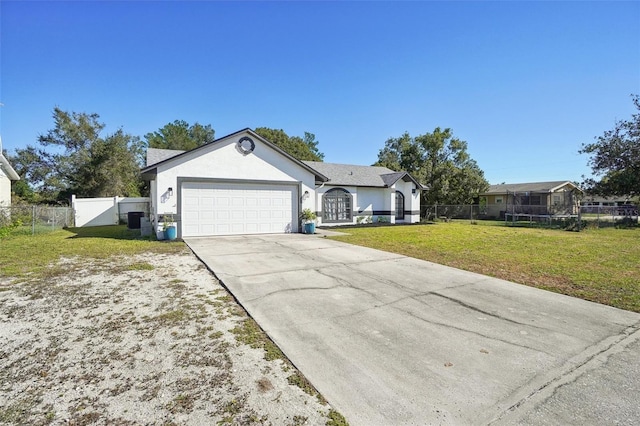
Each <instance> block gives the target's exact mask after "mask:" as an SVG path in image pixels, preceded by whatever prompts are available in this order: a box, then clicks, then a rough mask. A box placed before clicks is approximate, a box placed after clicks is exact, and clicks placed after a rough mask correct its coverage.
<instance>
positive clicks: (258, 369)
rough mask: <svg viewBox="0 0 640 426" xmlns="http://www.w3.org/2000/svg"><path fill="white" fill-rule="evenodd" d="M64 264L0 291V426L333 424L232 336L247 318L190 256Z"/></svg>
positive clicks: (286, 371)
mask: <svg viewBox="0 0 640 426" xmlns="http://www.w3.org/2000/svg"><path fill="white" fill-rule="evenodd" d="M65 265H66V266H73V267H70V268H68V270H69V271H70V272H68V273H67V274H62V275H57V276H56V277H51V278H47V279H45V280H31V281H29V280H27V281H24V282H20V283H17V282H16V283H12V282H10V280H7V279H3V280H0V288H1V289H2V291H0V322H2V324H3V326H2V328H1V329H0V424H33V425H39V424H40V425H44V424H68V425H87V424H119V425H127V424H162V425H174V424H185V425H186V424H189V425H194V424H207V425H209V424H222V425H224V424H265V425H302V424H307V425H320V424H322V425H324V424H326V423H327V421H331V418H330V417H328V416H331V415H333V414H334V413H335V412H334V411H333V410H331V407H330V406H329V405H327V404H323V403H322V401H323V399H322V398H321V397H317V395H310V394H309V393H308V392H309V390H308V389H306V388H305V389H301V388H300V387H298V386H295V385H291V384H290V382H291V379H290V377H292V374H296V375H298V374H299V372H296V371H295V369H294V368H293V367H292V366H291V365H290V364H289V363H288V362H287V361H286V360H283V359H279V358H275V359H274V358H272V357H270V356H267V357H266V358H268V359H269V360H267V359H265V350H264V349H263V347H260V346H257V345H254V344H250V343H243V342H242V341H240V340H238V338H237V336H236V334H234V333H232V332H231V330H234V329H235V330H238V329H239V328H242V327H243V326H246V324H247V320H248V318H247V315H246V313H245V312H244V310H243V309H242V308H240V307H239V306H238V305H237V304H236V303H235V302H234V301H233V298H232V297H231V296H230V295H229V294H228V293H227V292H226V290H225V289H224V288H223V287H222V286H221V285H220V284H219V283H218V282H217V280H216V279H215V277H213V276H212V275H211V274H210V273H209V272H208V271H207V270H206V269H205V268H204V267H203V266H202V264H201V263H200V262H199V261H198V260H197V259H196V258H195V257H194V256H193V255H191V254H164V255H144V256H143V255H140V256H134V257H132V258H127V259H125V258H119V259H112V260H110V261H92V262H88V261H86V260H79V259H65V260H63V261H61V262H60V263H59V264H58V265H53V266H54V267H56V269H59V268H61V267H64V266H65ZM312 393H313V392H312Z"/></svg>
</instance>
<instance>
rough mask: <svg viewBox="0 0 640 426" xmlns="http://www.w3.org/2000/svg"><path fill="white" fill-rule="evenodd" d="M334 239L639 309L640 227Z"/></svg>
mask: <svg viewBox="0 0 640 426" xmlns="http://www.w3.org/2000/svg"><path fill="white" fill-rule="evenodd" d="M341 231H344V232H347V233H348V234H349V235H346V236H339V237H333V238H335V239H337V240H340V241H344V242H347V243H351V244H358V245H362V246H366V247H371V248H376V249H380V250H385V251H390V252H395V253H399V254H403V255H406V256H411V257H415V258H418V259H423V260H428V261H431V262H435V263H440V264H443V265H448V266H452V267H455V268H460V269H464V270H467V271H472V272H477V273H481V274H485V275H489V276H493V277H497V278H502V279H505V280H509V281H514V282H517V283H520V284H525V285H529V286H533V287H539V288H542V289H546V290H551V291H555V292H558V293H562V294H566V295H569V296H574V297H579V298H582V299H586V300H591V301H594V302H598V303H603V304H606V305H611V306H615V307H617V308H621V309H626V310H630V311H635V312H640V229H637V228H636V229H594V230H585V231H582V232H565V231H555V230H544V229H529V228H512V227H505V226H500V225H497V224H496V223H494V222H489V223H482V222H480V223H479V224H477V225H472V224H470V223H468V222H450V223H436V224H428V225H412V226H386V227H370V228H368V227H363V228H349V229H341Z"/></svg>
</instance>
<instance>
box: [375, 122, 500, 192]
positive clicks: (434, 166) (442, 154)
mask: <svg viewBox="0 0 640 426" xmlns="http://www.w3.org/2000/svg"><path fill="white" fill-rule="evenodd" d="M375 165H376V166H384V167H388V168H390V169H392V170H396V171H406V172H409V173H410V174H411V175H412V176H414V177H415V178H416V179H418V181H419V182H420V183H422V184H423V185H425V186H427V190H426V191H423V193H422V203H423V205H433V204H468V203H471V202H473V201H474V198H476V197H477V196H478V194H479V193H480V192H483V191H485V190H486V189H487V188H488V187H489V183H488V182H487V180H486V179H485V178H484V172H483V171H482V170H481V169H480V168H479V167H478V164H477V163H476V161H475V160H473V159H472V158H471V156H470V155H469V153H468V152H467V142H465V141H463V140H460V139H458V138H455V137H454V136H453V132H452V131H451V129H444V130H442V129H440V128H439V127H436V128H435V130H434V131H433V132H431V133H428V132H427V133H425V134H423V135H418V136H415V137H412V136H411V135H410V134H409V133H407V132H405V133H404V134H403V135H402V136H400V137H398V138H389V139H388V140H387V141H386V142H385V145H384V148H382V149H381V150H380V152H379V153H378V161H377V162H376V163H375Z"/></svg>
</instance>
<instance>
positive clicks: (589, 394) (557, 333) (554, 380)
mask: <svg viewBox="0 0 640 426" xmlns="http://www.w3.org/2000/svg"><path fill="white" fill-rule="evenodd" d="M186 242H187V244H188V245H189V247H191V249H192V250H193V251H194V252H195V253H196V255H197V256H198V257H199V258H200V259H201V260H202V261H203V262H204V263H206V264H207V265H208V267H209V268H210V269H211V270H212V271H213V272H214V273H215V274H216V276H217V277H218V278H219V279H220V280H221V281H222V282H223V283H224V284H225V285H226V286H227V287H228V288H229V290H230V291H231V292H232V293H233V294H234V296H235V297H236V298H237V299H238V300H239V301H240V303H241V304H242V305H243V306H244V307H245V308H246V309H247V311H248V312H249V313H250V314H251V316H252V317H253V318H254V319H255V320H256V321H257V322H258V323H259V324H260V325H261V326H262V328H263V329H264V330H265V331H266V332H267V333H268V334H269V336H270V337H271V338H272V339H273V340H274V341H275V343H276V344H277V345H278V346H279V347H280V348H281V349H282V350H283V351H284V353H285V354H286V355H287V356H288V357H289V359H290V360H291V361H292V362H293V363H294V364H295V365H296V366H297V367H298V368H299V369H300V370H301V371H302V373H303V374H304V375H305V376H306V377H307V378H308V379H309V380H310V381H311V383H313V385H314V386H315V387H316V388H317V389H318V390H319V391H320V392H321V393H322V395H324V396H325V397H326V398H327V400H328V401H329V402H330V403H331V404H332V405H333V406H334V407H336V409H338V410H339V411H340V412H341V413H342V414H343V415H344V416H345V417H346V418H347V420H348V421H349V423H350V424H351V425H352V426H357V425H405V424H406V425H425V424H457V425H460V424H581V425H582V424H638V423H640V355H639V354H640V315H639V314H635V313H632V312H627V311H622V310H619V309H614V308H610V307H607V306H603V305H598V304H595V303H590V302H586V301H583V300H579V299H574V298H571V297H566V296H562V295H558V294H555V293H551V292H546V291H542V290H537V289H534V288H530V287H526V286H522V285H518V284H514V283H510V282H507V281H502V280H498V279H495V278H490V277H487V276H483V275H478V274H474V273H470V272H465V271H461V270H457V269H453V268H449V267H445V266H441V265H437V264H434V263H430V262H425V261H421V260H416V259H412V258H408V257H405V256H400V255H397V254H393V253H387V252H383V251H378V250H372V249H368V248H363V247H357V246H352V245H349V244H344V243H340V242H336V241H332V240H328V239H326V238H318V237H314V236H309V235H302V234H294V235H266V236H238V237H216V238H189V239H187V241H186Z"/></svg>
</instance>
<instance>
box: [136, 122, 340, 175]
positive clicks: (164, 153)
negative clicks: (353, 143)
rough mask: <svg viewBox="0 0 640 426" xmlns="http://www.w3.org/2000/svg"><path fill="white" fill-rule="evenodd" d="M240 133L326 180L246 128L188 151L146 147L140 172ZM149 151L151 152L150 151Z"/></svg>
mask: <svg viewBox="0 0 640 426" xmlns="http://www.w3.org/2000/svg"><path fill="white" fill-rule="evenodd" d="M241 133H247V134H249V135H250V136H251V137H252V138H254V139H257V140H259V141H260V142H261V143H263V144H264V145H266V146H267V147H269V148H270V149H272V150H274V151H276V152H278V153H279V154H280V155H282V156H284V157H285V158H287V159H288V160H289V161H291V162H293V163H295V164H297V165H298V166H300V167H302V168H303V169H305V170H307V171H309V172H311V173H313V174H314V175H315V177H316V181H319V182H326V181H327V180H328V178H327V177H326V176H325V175H323V174H321V173H319V172H318V171H317V170H315V169H313V168H312V167H310V166H308V165H307V164H305V163H304V162H302V161H300V160H298V159H296V158H294V157H292V156H291V155H290V154H288V153H287V152H285V151H283V150H282V149H280V148H279V147H277V146H276V145H274V144H272V143H271V142H269V141H268V140H266V139H265V138H263V137H262V136H260V135H259V134H257V133H255V132H254V131H253V130H251V129H249V128H246V129H242V130H238V131H237V132H234V133H231V134H229V135H226V136H223V137H221V138H218V139H216V140H214V141H212V142H209V143H207V144H204V145H201V146H199V147H197V148H194V149H192V150H190V151H179V150H172V149H157V148H149V149H147V166H146V167H144V168H143V169H142V170H141V173H142V175H143V176H147V177H148V176H149V175H155V173H157V167H158V166H159V165H161V164H170V163H171V162H172V161H176V160H177V159H179V158H181V157H183V156H185V155H187V154H191V153H198V152H201V153H203V154H204V153H205V152H209V150H210V149H211V147H212V146H213V145H219V144H221V143H222V142H224V141H226V140H228V139H230V138H233V137H235V136H238V135H239V134H241ZM150 151H151V152H150Z"/></svg>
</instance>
